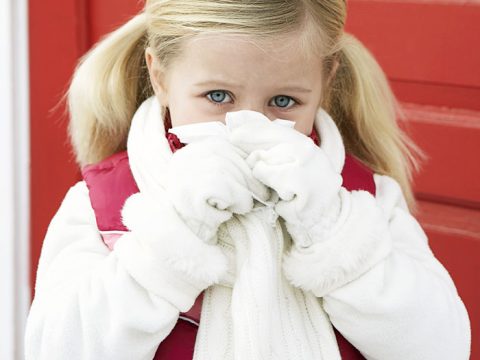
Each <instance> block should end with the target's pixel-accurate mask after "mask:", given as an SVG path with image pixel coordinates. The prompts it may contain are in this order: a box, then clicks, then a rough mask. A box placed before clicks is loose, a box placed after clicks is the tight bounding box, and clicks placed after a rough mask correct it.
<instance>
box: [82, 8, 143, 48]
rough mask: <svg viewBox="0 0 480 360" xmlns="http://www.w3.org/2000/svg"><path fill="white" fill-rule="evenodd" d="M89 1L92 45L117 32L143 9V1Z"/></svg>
mask: <svg viewBox="0 0 480 360" xmlns="http://www.w3.org/2000/svg"><path fill="white" fill-rule="evenodd" d="M88 1H89V19H90V41H91V45H93V43H95V42H96V41H98V39H100V37H101V36H103V35H105V34H107V33H109V32H111V31H113V30H115V29H116V28H117V27H118V26H120V25H122V24H123V23H125V21H127V20H128V19H130V18H131V17H132V16H133V15H134V14H136V13H137V12H139V11H140V10H141V9H142V8H143V3H144V2H143V1H135V0H134V1H132V0H115V1H95V0H88Z"/></svg>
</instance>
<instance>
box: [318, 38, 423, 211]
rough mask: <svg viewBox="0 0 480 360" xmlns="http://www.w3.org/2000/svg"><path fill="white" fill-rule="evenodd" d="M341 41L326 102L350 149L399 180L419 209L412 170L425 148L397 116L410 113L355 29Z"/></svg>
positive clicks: (407, 196) (415, 168) (404, 191)
mask: <svg viewBox="0 0 480 360" xmlns="http://www.w3.org/2000/svg"><path fill="white" fill-rule="evenodd" d="M339 44H340V51H338V52H337V53H336V54H335V55H336V60H337V61H338V63H339V65H338V68H337V71H336V73H335V75H334V77H333V78H332V79H331V84H330V86H327V88H328V89H327V91H328V93H327V94H326V98H325V101H324V105H323V106H324V107H325V108H326V109H327V110H328V111H329V113H330V114H331V115H332V118H333V119H335V121H336V122H337V125H338V127H339V129H340V131H341V133H342V137H343V139H344V142H345V146H346V150H347V151H348V152H351V153H352V154H354V155H355V156H357V157H358V158H359V159H360V160H361V161H362V162H364V163H365V164H366V165H367V166H369V167H370V168H371V169H372V170H373V171H375V172H377V173H379V174H383V175H388V176H391V177H392V178H394V179H395V180H397V181H398V183H399V184H400V186H401V187H402V190H403V193H404V195H405V198H406V200H407V203H408V205H409V208H410V210H411V212H415V210H416V204H415V198H414V195H413V191H412V187H411V181H412V172H413V171H414V170H418V169H419V160H417V158H423V157H424V154H423V152H422V151H421V150H420V149H419V148H418V147H417V146H416V145H415V144H414V142H413V141H412V140H411V139H410V138H409V137H408V136H407V135H406V134H405V133H404V132H403V131H402V130H401V129H400V128H399V126H398V123H397V118H398V119H399V120H404V119H405V116H404V115H403V113H402V111H401V108H400V105H399V103H398V102H397V100H396V98H395V96H394V94H393V92H392V90H391V88H390V86H389V84H388V80H387V78H386V76H385V74H384V72H383V71H382V69H381V68H380V66H379V64H378V63H377V61H376V60H375V58H374V57H373V55H372V54H371V53H370V52H369V51H368V50H367V49H366V48H365V47H364V46H363V45H362V43H361V42H360V41H358V40H357V39H356V38H355V37H354V36H352V35H350V34H343V35H342V39H341V40H340V43H339Z"/></svg>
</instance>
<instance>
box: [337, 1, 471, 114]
mask: <svg viewBox="0 0 480 360" xmlns="http://www.w3.org/2000/svg"><path fill="white" fill-rule="evenodd" d="M347 4H348V9H349V13H348V19H347V25H346V29H347V31H349V32H352V33H353V34H355V35H356V36H357V37H358V38H359V39H360V40H361V41H362V42H363V43H364V44H365V45H366V46H367V47H368V48H369V49H370V50H371V51H372V53H373V54H374V55H375V57H376V58H377V60H378V61H379V63H380V64H381V66H382V67H383V68H384V70H385V71H386V73H387V74H388V76H389V78H390V79H391V80H392V81H393V82H396V81H402V82H410V83H411V82H416V83H419V84H422V86H421V87H419V88H418V89H416V88H415V87H412V86H411V87H410V88H409V92H408V93H407V94H405V92H402V91H400V92H399V93H398V95H399V96H400V98H401V99H402V100H406V101H410V102H419V103H423V102H426V103H429V104H437V103H438V101H436V100H435V97H436V95H438V93H435V92H433V93H431V94H428V93H425V88H424V85H442V86H446V85H448V86H449V87H453V88H454V89H455V91H457V90H458V88H469V89H471V90H472V89H473V90H476V91H475V93H476V94H478V89H479V88H480V72H479V71H476V69H477V68H478V64H480V51H478V50H476V49H477V47H476V46H475V45H474V44H477V43H478V34H479V33H480V22H479V21H478V19H479V18H480V4H479V3H478V2H474V1H470V2H467V1H465V2H461V1H448V2H447V1H433V0H431V1H417V2H415V1H408V2H407V1H378V0H376V1H368V0H367V1H365V0H350V1H348V2H347ZM379 29H381V31H379ZM470 92H471V91H470ZM460 94H464V96H465V98H463V99H458V97H459V96H460ZM404 95H407V96H406V98H403V96H404ZM428 95H430V96H428ZM479 99H480V97H477V98H476V100H473V99H472V98H471V97H469V95H467V94H466V91H464V90H461V89H460V90H459V92H458V93H457V95H456V96H454V98H452V99H449V98H445V99H444V100H445V102H444V103H443V105H448V106H452V107H462V103H465V102H470V103H471V102H474V103H475V104H477V105H476V106H475V108H477V109H478V107H479V106H480V100H479ZM469 107H470V106H469Z"/></svg>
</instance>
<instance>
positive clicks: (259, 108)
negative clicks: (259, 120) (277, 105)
mask: <svg viewBox="0 0 480 360" xmlns="http://www.w3.org/2000/svg"><path fill="white" fill-rule="evenodd" d="M235 110H238V111H240V110H250V111H256V112H259V113H261V114H263V115H264V116H266V117H267V118H268V119H269V120H270V121H272V120H275V119H276V117H275V116H274V114H272V113H271V111H270V109H269V108H268V106H266V105H264V104H259V103H256V102H250V103H246V104H241V106H239V107H238V109H235Z"/></svg>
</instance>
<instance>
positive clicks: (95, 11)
mask: <svg viewBox="0 0 480 360" xmlns="http://www.w3.org/2000/svg"><path fill="white" fill-rule="evenodd" d="M347 3H348V6H349V13H348V14H349V15H348V21H347V31H348V32H351V33H353V34H354V35H356V36H357V37H358V38H359V39H360V40H361V41H362V42H363V43H364V44H365V45H366V46H367V47H368V48H369V49H370V50H371V51H372V53H373V54H374V55H375V56H376V58H377V60H378V61H379V63H380V65H381V66H382V67H383V69H384V70H385V71H386V73H387V75H388V77H389V79H390V81H391V84H392V87H393V89H394V91H395V93H396V95H397V96H398V98H399V99H400V100H401V101H402V103H403V105H404V108H405V110H406V113H407V115H408V120H409V121H408V123H407V124H404V126H405V127H407V128H408V130H409V132H410V133H411V135H412V137H413V138H414V140H415V141H416V142H417V143H418V144H419V145H420V147H421V148H422V149H423V150H425V152H426V153H427V154H428V156H429V160H428V161H427V162H426V163H425V165H424V168H423V169H422V171H421V173H420V174H419V175H418V176H416V178H415V192H416V196H417V198H418V199H419V200H420V214H419V215H418V218H419V219H420V221H421V223H422V226H423V227H424V229H425V230H426V232H427V234H428V236H429V239H430V245H431V247H432V249H433V251H434V252H435V254H436V256H437V257H438V258H439V260H440V261H441V262H442V263H443V264H444V265H445V267H446V268H447V270H448V271H449V272H450V274H451V276H452V277H453V279H454V281H455V283H456V285H457V288H458V291H459V293H460V296H461V297H462V299H463V300H464V302H465V304H466V306H467V308H468V310H469V314H470V318H471V323H472V331H473V334H472V340H473V341H472V357H471V359H473V360H480V307H479V306H478V305H477V304H476V303H477V302H478V301H480V289H479V288H478V287H477V286H478V284H480V181H479V180H478V179H479V178H480V166H479V165H480V161H479V160H478V159H477V157H478V154H479V153H480V151H479V150H480V71H479V70H478V66H480V50H479V47H478V45H477V44H478V34H480V4H479V3H478V1H464V2H461V1H444V0H427V1H425V0H417V1H415V0H411V1H408V2H407V1H386V0H384V1H381V0H374V1H368V0H348V1H347ZM140 8H141V3H140V4H139V2H138V1H136V0H102V1H99V0H98V1H95V0H46V1H42V2H40V1H30V8H29V12H30V41H31V43H30V51H31V55H30V63H31V114H32V118H31V132H32V133H31V138H32V144H31V161H32V172H31V180H32V185H31V186H32V189H31V193H32V199H31V200H32V210H31V219H32V224H31V230H32V252H31V264H32V270H31V274H32V285H33V283H34V276H35V271H36V266H37V261H38V256H39V253H40V248H41V243H42V240H43V237H44V235H45V231H46V228H47V226H48V223H49V222H50V219H51V217H52V216H53V214H54V213H55V211H56V209H57V208H58V206H59V203H60V201H61V199H62V198H63V196H64V195H65V192H66V190H67V189H68V187H70V186H71V185H72V184H73V183H74V182H75V181H76V180H77V179H79V175H78V171H77V168H76V166H75V163H74V160H73V156H72V154H71V150H70V147H69V146H68V143H67V140H66V119H65V118H64V117H62V113H61V109H56V110H53V111H52V109H53V107H54V106H55V104H56V103H57V102H58V101H59V100H60V97H61V95H62V93H63V92H64V91H65V89H66V86H67V84H68V81H69V78H70V76H71V74H72V72H73V69H74V66H75V62H76V61H77V59H78V58H79V57H80V56H81V55H82V54H83V53H84V52H85V51H86V50H87V49H88V48H89V47H90V46H91V45H92V44H94V42H95V41H97V40H98V39H99V38H100V36H101V35H103V34H105V33H107V32H109V31H111V30H113V29H114V28H115V27H116V26H118V25H119V24H121V23H123V22H124V21H125V20H126V19H127V18H128V17H130V16H131V15H132V14H134V13H135V12H137V11H138V10H139V9H140Z"/></svg>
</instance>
